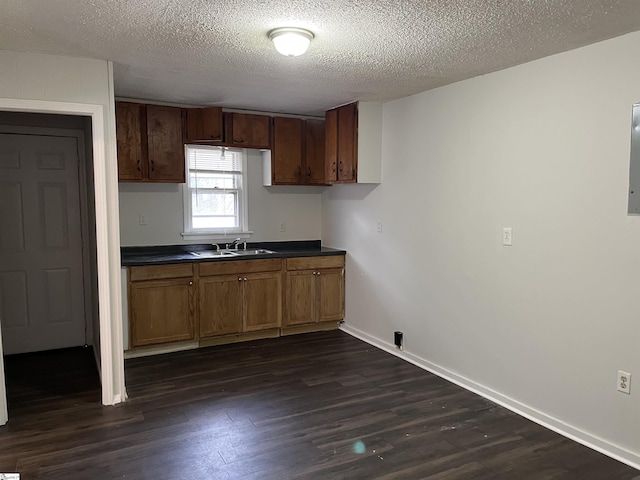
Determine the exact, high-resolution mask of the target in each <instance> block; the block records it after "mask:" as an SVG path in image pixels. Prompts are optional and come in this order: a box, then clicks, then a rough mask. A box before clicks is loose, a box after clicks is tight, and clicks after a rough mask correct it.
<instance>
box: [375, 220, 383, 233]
mask: <svg viewBox="0 0 640 480" xmlns="http://www.w3.org/2000/svg"><path fill="white" fill-rule="evenodd" d="M376 229H377V231H378V233H382V220H378V226H377V227H376Z"/></svg>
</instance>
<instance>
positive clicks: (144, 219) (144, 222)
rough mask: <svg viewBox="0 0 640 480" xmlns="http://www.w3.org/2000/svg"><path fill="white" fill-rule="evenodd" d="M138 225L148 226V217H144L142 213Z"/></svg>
mask: <svg viewBox="0 0 640 480" xmlns="http://www.w3.org/2000/svg"><path fill="white" fill-rule="evenodd" d="M138 223H140V225H146V224H147V216H146V215H143V214H142V213H141V214H140V215H138Z"/></svg>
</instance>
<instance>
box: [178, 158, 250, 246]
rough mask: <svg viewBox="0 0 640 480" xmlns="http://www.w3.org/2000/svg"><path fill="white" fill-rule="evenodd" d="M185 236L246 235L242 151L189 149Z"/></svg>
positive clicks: (243, 160) (185, 189)
mask: <svg viewBox="0 0 640 480" xmlns="http://www.w3.org/2000/svg"><path fill="white" fill-rule="evenodd" d="M185 158H186V169H187V183H186V184H185V185H184V207H185V208H184V210H185V222H184V223H185V233H184V234H183V235H190V234H191V235H203V234H214V236H226V235H227V234H233V235H238V234H241V233H249V232H247V231H246V230H247V223H246V221H247V215H246V210H247V200H246V198H247V195H246V187H245V186H246V170H247V169H246V155H245V152H244V151H243V150H241V149H233V148H226V147H206V146H200V145H198V146H196V145H187V146H186V147H185Z"/></svg>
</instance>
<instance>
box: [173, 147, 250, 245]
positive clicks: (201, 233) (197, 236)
mask: <svg viewBox="0 0 640 480" xmlns="http://www.w3.org/2000/svg"><path fill="white" fill-rule="evenodd" d="M223 148H224V149H226V150H231V151H234V152H239V153H240V154H241V155H242V175H241V180H240V181H241V186H240V188H238V189H232V190H237V191H238V202H239V205H238V225H239V226H238V227H234V228H228V227H221V228H216V229H200V228H194V227H193V207H192V203H191V201H192V198H193V196H192V192H193V190H194V189H192V188H191V187H190V186H189V185H190V184H189V150H190V149H197V150H220V149H223ZM247 157H248V152H247V149H246V148H242V149H240V148H228V147H218V146H211V145H193V144H187V145H185V146H184V162H185V183H183V184H182V185H181V187H182V193H183V207H184V208H183V210H184V225H183V227H184V230H183V232H182V237H184V238H189V239H193V240H225V239H228V238H238V237H240V238H242V239H247V238H249V237H250V236H251V234H252V233H253V232H251V231H250V230H249V228H248V223H249V216H248V211H249V206H248V197H249V195H248V175H247Z"/></svg>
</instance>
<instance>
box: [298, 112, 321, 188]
mask: <svg viewBox="0 0 640 480" xmlns="http://www.w3.org/2000/svg"><path fill="white" fill-rule="evenodd" d="M324 123H325V122H323V121H322V120H307V121H306V122H305V141H304V146H305V148H304V149H305V155H304V164H303V172H302V173H303V176H304V177H305V183H307V184H308V185H326V183H327V182H326V180H325V125H324Z"/></svg>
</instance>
